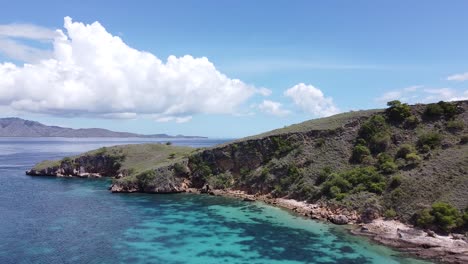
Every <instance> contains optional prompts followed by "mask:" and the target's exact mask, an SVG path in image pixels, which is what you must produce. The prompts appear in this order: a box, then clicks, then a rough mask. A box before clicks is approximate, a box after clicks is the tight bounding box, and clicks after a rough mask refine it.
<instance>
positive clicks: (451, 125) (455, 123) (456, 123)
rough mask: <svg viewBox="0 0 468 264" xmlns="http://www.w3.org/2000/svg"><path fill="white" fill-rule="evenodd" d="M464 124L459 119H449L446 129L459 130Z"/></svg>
mask: <svg viewBox="0 0 468 264" xmlns="http://www.w3.org/2000/svg"><path fill="white" fill-rule="evenodd" d="M464 127H465V124H464V123H463V121H461V120H450V121H448V122H447V129H448V130H450V131H460V130H463V128H464Z"/></svg>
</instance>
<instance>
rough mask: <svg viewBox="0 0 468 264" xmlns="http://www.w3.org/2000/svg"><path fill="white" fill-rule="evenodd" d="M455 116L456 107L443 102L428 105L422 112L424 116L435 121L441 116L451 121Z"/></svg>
mask: <svg viewBox="0 0 468 264" xmlns="http://www.w3.org/2000/svg"><path fill="white" fill-rule="evenodd" d="M455 115H457V106H456V105H455V104H453V103H447V102H444V101H440V102H438V103H437V104H429V105H427V106H426V109H425V110H424V116H425V117H426V118H430V119H436V118H440V117H442V116H445V118H446V119H451V118H453V117H454V116H455Z"/></svg>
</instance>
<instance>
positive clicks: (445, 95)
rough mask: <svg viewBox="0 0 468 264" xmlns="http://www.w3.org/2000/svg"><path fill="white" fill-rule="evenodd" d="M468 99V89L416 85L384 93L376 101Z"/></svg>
mask: <svg viewBox="0 0 468 264" xmlns="http://www.w3.org/2000/svg"><path fill="white" fill-rule="evenodd" d="M466 99H468V90H464V91H461V90H457V89H453V88H424V86H422V85H415V86H410V87H406V88H403V89H399V90H393V91H389V92H386V93H384V94H383V95H382V96H380V97H378V98H377V99H376V101H378V102H381V103H385V102H389V101H392V100H400V101H402V102H405V103H432V102H438V101H457V100H466Z"/></svg>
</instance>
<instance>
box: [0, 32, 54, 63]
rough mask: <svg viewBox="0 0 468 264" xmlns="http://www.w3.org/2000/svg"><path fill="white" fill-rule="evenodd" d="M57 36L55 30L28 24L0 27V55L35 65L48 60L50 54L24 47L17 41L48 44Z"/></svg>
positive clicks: (49, 52)
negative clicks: (24, 40) (25, 40)
mask: <svg viewBox="0 0 468 264" xmlns="http://www.w3.org/2000/svg"><path fill="white" fill-rule="evenodd" d="M57 36H59V32H57V31H55V30H51V29H48V28H45V27H39V26H35V25H30V24H9V25H0V53H3V54H5V55H6V56H7V57H9V58H12V59H15V60H19V61H25V62H34V63H35V62H38V61H40V60H41V59H44V58H50V57H51V56H52V52H51V51H50V50H46V49H41V48H37V47H32V46H28V45H25V44H23V43H21V42H20V41H18V39H27V40H33V41H39V42H48V43H50V42H52V41H53V40H54V38H55V37H57Z"/></svg>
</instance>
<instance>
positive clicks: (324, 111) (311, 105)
mask: <svg viewBox="0 0 468 264" xmlns="http://www.w3.org/2000/svg"><path fill="white" fill-rule="evenodd" d="M284 95H285V96H287V97H290V98H291V99H292V100H293V102H294V103H295V104H296V105H297V106H299V107H300V108H301V109H302V110H303V111H305V112H307V113H310V114H313V115H316V116H320V117H322V116H330V115H334V114H337V113H339V111H340V110H339V109H338V107H336V106H335V104H334V103H333V99H332V98H331V97H325V96H324V94H323V92H322V91H321V90H320V89H318V88H315V87H314V86H312V85H306V84H304V83H300V84H297V85H295V86H293V87H291V88H289V89H288V90H286V91H285V92H284Z"/></svg>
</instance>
